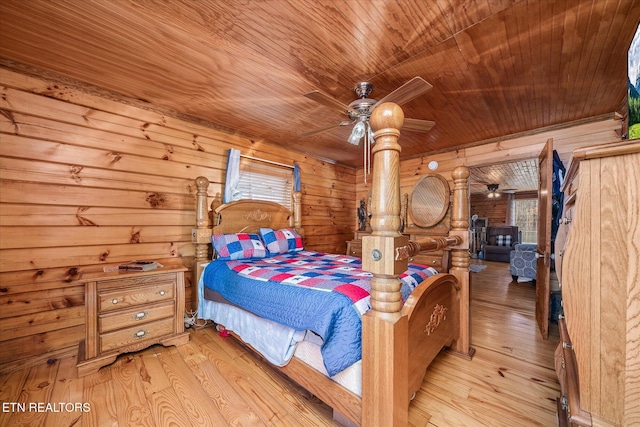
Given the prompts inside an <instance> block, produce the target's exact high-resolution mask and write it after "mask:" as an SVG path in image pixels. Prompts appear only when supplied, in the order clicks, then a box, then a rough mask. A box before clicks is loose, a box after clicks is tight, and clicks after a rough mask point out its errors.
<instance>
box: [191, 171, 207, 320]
mask: <svg viewBox="0 0 640 427" xmlns="http://www.w3.org/2000/svg"><path fill="white" fill-rule="evenodd" d="M208 187H209V180H208V179H207V178H205V177H203V176H199V177H198V178H196V228H194V229H193V230H192V231H191V241H192V242H193V244H194V246H195V255H194V258H193V268H192V270H191V271H193V274H194V276H193V281H194V283H192V286H193V289H192V296H191V300H192V305H193V307H192V309H193V310H196V309H197V308H198V302H199V301H198V291H197V286H196V285H197V282H198V280H199V279H200V275H201V274H202V270H203V268H202V264H204V263H207V262H209V246H210V245H211V220H210V218H209V206H208V203H207V188H208Z"/></svg>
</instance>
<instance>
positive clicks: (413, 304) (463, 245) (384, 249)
mask: <svg viewBox="0 0 640 427" xmlns="http://www.w3.org/2000/svg"><path fill="white" fill-rule="evenodd" d="M403 121H404V114H403V112H402V109H401V108H400V107H399V106H397V105H396V104H392V103H384V104H382V105H380V106H378V107H377V108H376V109H375V110H374V112H373V114H372V115H371V126H372V127H373V129H374V130H375V133H374V138H375V145H374V148H373V159H374V160H373V180H372V203H371V207H372V217H371V228H372V230H373V232H372V234H371V236H365V237H363V242H362V247H363V250H362V254H363V259H362V265H363V269H364V270H367V271H370V272H371V273H372V274H373V277H372V279H371V307H372V308H371V310H369V311H368V312H367V313H366V314H365V315H364V316H363V320H362V322H363V325H362V398H360V397H358V396H357V395H355V394H353V393H352V392H350V391H349V390H347V389H345V388H343V387H342V386H340V385H339V384H337V383H335V382H334V381H332V380H331V379H329V378H327V377H325V376H324V375H322V374H320V373H319V372H317V371H316V370H314V369H313V368H310V367H309V366H307V365H306V364H305V363H303V362H301V361H299V360H298V359H296V358H295V357H294V358H292V359H291V361H290V362H289V364H288V365H287V366H284V367H282V368H278V369H280V370H281V371H282V372H283V373H285V374H286V375H287V376H289V377H290V378H291V379H292V380H294V381H295V382H297V383H298V384H300V385H301V386H303V387H304V388H306V389H307V390H309V391H310V392H311V393H313V394H315V395H316V396H317V397H318V398H320V399H322V400H323V401H324V402H325V403H327V404H328V405H330V406H331V407H333V408H334V411H337V412H339V413H340V414H342V416H344V417H346V418H347V419H348V420H350V421H351V422H353V423H354V424H356V425H363V426H406V425H407V422H408V406H409V401H410V398H411V396H412V395H413V394H414V393H415V392H416V391H417V390H418V389H419V388H420V386H421V384H422V380H423V378H424V375H425V373H426V369H427V367H428V366H429V364H430V363H431V362H432V360H433V359H434V358H435V357H436V356H437V354H438V353H439V352H440V350H442V349H443V348H445V347H446V348H448V351H450V352H452V353H454V354H457V355H459V356H462V357H465V358H468V359H471V357H472V356H473V352H474V350H473V349H472V348H471V347H470V342H469V334H470V319H469V204H468V203H469V188H468V177H469V170H468V168H466V167H458V168H456V169H454V170H453V172H452V177H453V181H454V188H453V197H452V206H451V212H450V217H451V229H450V232H449V235H448V236H437V237H433V238H429V237H424V238H423V239H424V240H423V241H421V242H419V243H416V242H409V241H408V238H407V237H406V236H403V235H402V234H401V233H400V232H399V230H400V224H401V220H400V203H401V202H400V174H399V153H400V149H401V148H400V145H399V144H398V137H399V135H400V131H399V129H400V127H401V126H402V123H403ZM208 184H209V182H208V180H207V179H206V178H204V177H199V178H197V179H196V185H197V207H196V228H194V231H193V241H194V244H195V247H196V255H195V261H194V263H195V265H194V272H195V273H196V275H195V276H194V277H198V278H199V277H200V274H201V273H202V265H203V264H205V263H207V262H208V261H209V260H210V255H209V249H210V246H211V234H212V232H213V230H215V233H238V232H257V230H258V229H259V228H260V227H269V228H272V229H279V228H285V227H294V228H296V230H298V232H299V233H300V234H302V235H304V234H303V230H302V227H301V203H300V194H299V193H296V194H294V208H293V212H290V211H289V210H288V209H286V208H284V207H283V206H281V205H278V204H276V203H272V202H262V201H256V200H240V201H234V202H231V203H227V204H224V205H221V206H220V207H218V208H217V209H215V211H214V212H213V214H214V215H213V216H214V217H215V218H213V222H214V223H215V225H214V226H213V227H212V225H211V222H212V219H211V218H210V211H209V208H208V195H207V187H208ZM436 249H446V250H450V251H451V263H452V267H451V269H450V271H449V273H448V274H437V275H435V276H432V277H430V278H428V279H427V280H426V281H425V282H423V283H422V284H420V285H419V286H418V287H417V288H416V289H415V290H414V291H413V292H412V294H411V296H410V297H409V298H408V300H407V301H406V303H405V304H404V305H402V302H401V296H400V295H401V294H400V283H401V282H400V280H399V279H398V275H399V274H401V273H403V272H404V271H406V269H407V264H408V258H409V257H410V256H412V255H414V254H416V253H417V252H419V251H421V250H436ZM194 294H196V295H197V293H194Z"/></svg>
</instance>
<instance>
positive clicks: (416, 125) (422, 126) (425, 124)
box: [402, 118, 436, 132]
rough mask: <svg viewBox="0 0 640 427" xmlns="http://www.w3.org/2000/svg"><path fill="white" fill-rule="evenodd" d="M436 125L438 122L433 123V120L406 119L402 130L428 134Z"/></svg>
mask: <svg viewBox="0 0 640 427" xmlns="http://www.w3.org/2000/svg"><path fill="white" fill-rule="evenodd" d="M435 125H436V122H432V121H431V120H421V119H407V118H405V119H404V124H403V125H402V130H408V131H411V132H428V131H430V130H431V128H432V127H434V126H435Z"/></svg>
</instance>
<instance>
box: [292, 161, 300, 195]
mask: <svg viewBox="0 0 640 427" xmlns="http://www.w3.org/2000/svg"><path fill="white" fill-rule="evenodd" d="M300 187H301V184H300V168H299V167H298V165H297V164H296V165H293V191H301V188H300Z"/></svg>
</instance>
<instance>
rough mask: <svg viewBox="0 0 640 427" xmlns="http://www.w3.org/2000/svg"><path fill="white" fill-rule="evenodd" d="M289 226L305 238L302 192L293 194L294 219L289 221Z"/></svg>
mask: <svg viewBox="0 0 640 427" xmlns="http://www.w3.org/2000/svg"><path fill="white" fill-rule="evenodd" d="M289 226H291V227H293V228H295V229H296V231H297V232H298V234H300V235H301V236H302V237H304V230H303V229H302V192H300V191H294V192H293V218H291V219H290V220H289Z"/></svg>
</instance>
